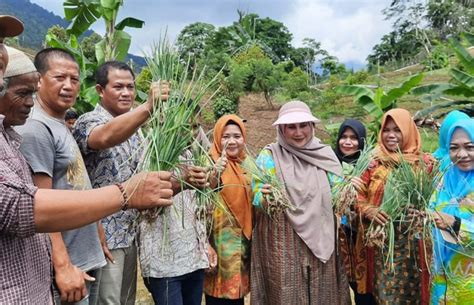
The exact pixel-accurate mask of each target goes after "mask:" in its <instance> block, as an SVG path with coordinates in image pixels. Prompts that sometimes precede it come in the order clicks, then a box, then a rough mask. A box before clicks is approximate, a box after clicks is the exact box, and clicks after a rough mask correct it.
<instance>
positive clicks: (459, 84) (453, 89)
mask: <svg viewBox="0 0 474 305" xmlns="http://www.w3.org/2000/svg"><path fill="white" fill-rule="evenodd" d="M461 38H462V41H459V40H456V39H451V41H450V47H451V49H452V51H453V52H454V53H455V54H456V57H457V59H458V60H459V64H460V65H461V67H462V70H461V69H459V68H457V67H452V68H451V69H450V72H449V73H450V76H451V80H450V82H449V83H435V84H429V85H423V86H419V87H416V88H414V89H413V90H412V92H413V94H415V95H420V96H422V101H423V102H425V103H429V104H430V106H428V107H427V108H425V109H422V110H421V111H419V112H417V113H416V114H415V118H419V117H424V116H426V115H428V114H431V113H433V112H435V111H439V110H442V109H445V111H444V112H443V113H442V114H444V113H445V112H448V111H450V110H451V109H452V108H453V107H456V108H463V109H464V111H466V112H471V113H472V112H474V106H473V100H472V98H474V57H473V56H472V55H471V54H470V53H469V51H468V50H467V48H466V47H465V46H463V45H462V42H464V43H466V44H468V45H474V35H473V34H470V33H463V34H462V35H461ZM452 97H458V98H459V97H461V98H462V99H454V100H453V99H452ZM441 100H442V102H439V101H441ZM435 102H438V103H435ZM462 105H465V106H464V107H459V106H462Z"/></svg>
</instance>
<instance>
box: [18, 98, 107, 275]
mask: <svg viewBox="0 0 474 305" xmlns="http://www.w3.org/2000/svg"><path fill="white" fill-rule="evenodd" d="M15 129H16V130H17V131H18V133H20V134H21V136H22V137H23V142H22V144H21V146H20V150H21V152H22V154H23V155H24V156H25V158H26V160H27V162H28V164H29V165H30V166H31V168H32V170H33V172H34V173H35V174H37V173H43V174H46V175H48V176H50V177H51V178H52V179H53V189H61V190H88V189H91V188H92V187H91V183H90V180H89V176H88V175H87V171H86V168H85V165H84V161H83V160H82V156H81V152H80V151H79V148H78V147H77V144H76V141H75V140H74V138H73V136H72V134H71V132H70V131H69V129H68V128H67V126H66V124H65V122H64V121H63V120H59V119H56V118H53V117H51V116H49V115H48V114H47V113H46V112H44V110H43V109H42V108H41V106H40V105H38V104H36V105H35V106H34V107H33V109H32V113H31V115H30V118H29V119H28V120H27V122H26V124H25V125H23V126H19V127H17V128H15ZM97 230H98V229H97V223H92V224H90V225H87V226H84V227H81V228H79V229H75V230H69V231H65V232H63V233H62V237H63V240H64V243H65V244H66V247H67V250H68V254H69V257H70V259H71V262H72V264H73V265H75V266H77V267H78V268H79V269H81V270H83V271H89V270H93V269H97V268H100V267H102V266H105V264H106V261H105V257H104V253H103V251H102V247H101V245H100V240H99V234H98V231H97Z"/></svg>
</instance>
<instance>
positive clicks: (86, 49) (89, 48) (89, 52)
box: [81, 33, 102, 63]
mask: <svg viewBox="0 0 474 305" xmlns="http://www.w3.org/2000/svg"><path fill="white" fill-rule="evenodd" d="M101 40H102V36H100V35H99V34H97V33H92V34H91V35H90V36H87V37H84V39H82V41H81V48H82V52H83V53H84V56H85V57H86V58H87V59H89V61H91V62H95V63H97V58H96V57H95V46H96V45H97V44H98V43H100V41H101Z"/></svg>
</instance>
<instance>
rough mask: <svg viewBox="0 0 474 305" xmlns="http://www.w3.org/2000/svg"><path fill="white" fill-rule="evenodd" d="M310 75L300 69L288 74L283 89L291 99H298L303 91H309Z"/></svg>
mask: <svg viewBox="0 0 474 305" xmlns="http://www.w3.org/2000/svg"><path fill="white" fill-rule="evenodd" d="M308 81H309V79H308V74H306V73H305V72H304V71H303V70H301V69H300V68H295V69H293V71H291V72H290V73H289V74H288V78H287V79H286V80H285V81H283V88H284V89H285V90H286V91H287V92H288V95H289V96H290V97H291V98H297V97H298V94H300V93H301V92H302V91H308V90H309V87H308Z"/></svg>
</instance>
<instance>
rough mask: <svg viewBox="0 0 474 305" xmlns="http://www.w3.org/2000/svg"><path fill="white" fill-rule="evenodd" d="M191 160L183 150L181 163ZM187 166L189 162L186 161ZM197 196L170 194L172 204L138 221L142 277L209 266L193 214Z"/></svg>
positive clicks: (203, 231)
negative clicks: (152, 216)
mask: <svg viewBox="0 0 474 305" xmlns="http://www.w3.org/2000/svg"><path fill="white" fill-rule="evenodd" d="M190 159H192V155H191V154H190V152H189V151H187V152H186V153H185V154H183V156H182V157H181V158H180V160H181V162H182V163H183V164H184V163H188V164H189V161H188V162H186V160H190ZM189 165H191V164H189ZM197 205H198V198H197V193H196V191H194V190H189V189H188V190H183V191H181V192H179V193H178V194H176V195H175V196H173V205H172V206H169V207H165V208H163V213H162V214H161V215H158V217H156V218H154V219H152V220H147V219H143V220H142V221H140V234H139V236H140V243H139V244H140V268H141V271H142V276H143V277H145V278H146V277H154V278H167V277H175V276H181V275H185V274H188V273H191V272H194V271H196V270H199V269H205V268H208V267H209V260H208V257H207V248H208V243H207V235H206V228H205V224H204V222H203V221H201V220H200V219H199V218H198V217H197V213H196V212H197Z"/></svg>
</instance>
